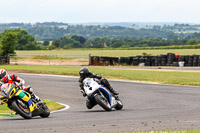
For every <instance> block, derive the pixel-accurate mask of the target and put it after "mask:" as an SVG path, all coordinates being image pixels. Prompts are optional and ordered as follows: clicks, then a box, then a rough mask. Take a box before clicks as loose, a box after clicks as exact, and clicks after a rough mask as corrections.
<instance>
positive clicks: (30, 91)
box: [24, 86, 40, 102]
mask: <svg viewBox="0 0 200 133" xmlns="http://www.w3.org/2000/svg"><path fill="white" fill-rule="evenodd" d="M24 90H25V91H27V92H28V93H30V94H31V97H32V98H33V99H34V100H35V101H36V102H39V101H40V98H39V97H38V96H37V95H35V93H34V92H33V89H32V88H31V87H30V86H29V87H27V88H26V89H24Z"/></svg>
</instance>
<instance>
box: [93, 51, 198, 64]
mask: <svg viewBox="0 0 200 133" xmlns="http://www.w3.org/2000/svg"><path fill="white" fill-rule="evenodd" d="M90 65H94V66H108V65H131V66H175V67H178V66H196V67H199V66H200V55H176V54H174V53H168V54H167V55H157V56H149V55H145V56H131V57H100V56H90Z"/></svg>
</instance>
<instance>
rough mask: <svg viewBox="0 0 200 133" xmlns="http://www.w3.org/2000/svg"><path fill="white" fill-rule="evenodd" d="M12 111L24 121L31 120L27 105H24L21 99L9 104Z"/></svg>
mask: <svg viewBox="0 0 200 133" xmlns="http://www.w3.org/2000/svg"><path fill="white" fill-rule="evenodd" d="M11 106H12V108H13V110H15V111H16V113H18V114H19V115H21V116H22V117H23V118H24V119H31V118H32V113H31V112H30V110H29V107H28V105H27V103H25V102H24V101H23V100H21V99H15V100H13V102H12V103H11Z"/></svg>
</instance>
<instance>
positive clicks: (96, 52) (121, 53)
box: [16, 49, 200, 57]
mask: <svg viewBox="0 0 200 133" xmlns="http://www.w3.org/2000/svg"><path fill="white" fill-rule="evenodd" d="M143 53H147V54H151V55H160V54H167V53H175V54H180V55H193V54H200V49H166V50H103V49H70V50H34V51H33V50H31V51H20V50H17V51H16V54H42V55H53V54H54V55H56V54H58V55H65V54H66V55H80V57H81V56H82V55H84V56H86V57H88V56H87V55H89V54H91V55H93V56H109V57H128V56H135V55H142V54H143Z"/></svg>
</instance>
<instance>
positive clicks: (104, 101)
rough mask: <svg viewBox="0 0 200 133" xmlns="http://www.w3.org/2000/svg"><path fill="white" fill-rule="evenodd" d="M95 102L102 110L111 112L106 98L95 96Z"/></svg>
mask: <svg viewBox="0 0 200 133" xmlns="http://www.w3.org/2000/svg"><path fill="white" fill-rule="evenodd" d="M95 100H96V102H97V103H98V104H99V105H100V106H101V107H102V108H103V109H104V110H106V111H111V110H112V108H111V106H110V104H109V102H108V100H107V99H106V98H103V97H101V96H100V95H96V96H95Z"/></svg>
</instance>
